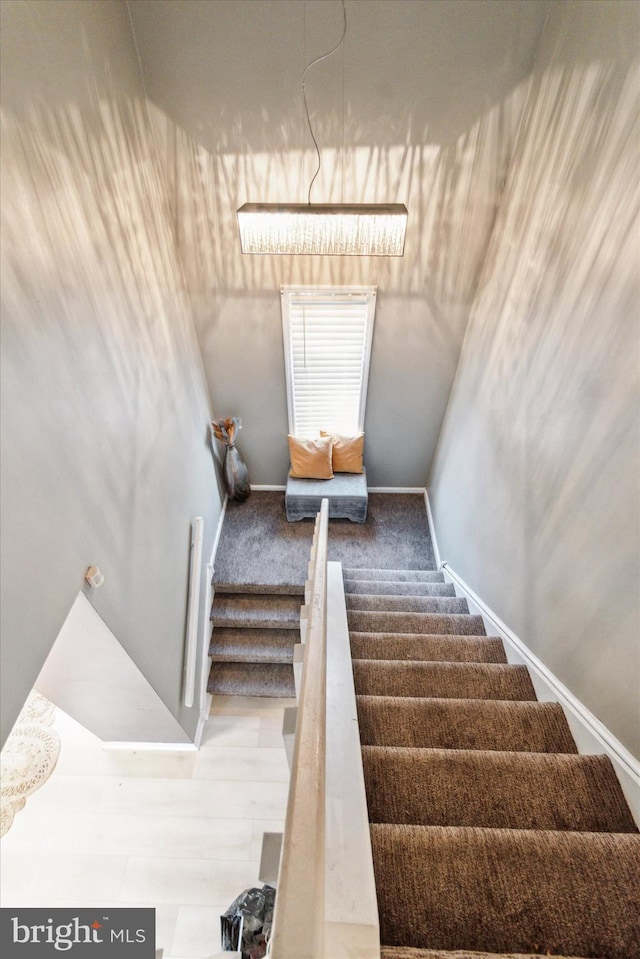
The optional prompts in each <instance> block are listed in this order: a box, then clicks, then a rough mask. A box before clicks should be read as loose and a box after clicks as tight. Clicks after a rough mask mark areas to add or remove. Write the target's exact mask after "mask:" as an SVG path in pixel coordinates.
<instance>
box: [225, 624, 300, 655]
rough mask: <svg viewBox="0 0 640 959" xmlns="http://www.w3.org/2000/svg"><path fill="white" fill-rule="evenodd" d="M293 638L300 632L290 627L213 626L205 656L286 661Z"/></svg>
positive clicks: (295, 638)
mask: <svg viewBox="0 0 640 959" xmlns="http://www.w3.org/2000/svg"><path fill="white" fill-rule="evenodd" d="M297 642H300V633H299V631H296V630H294V629H258V628H254V629H250V628H243V627H239V628H232V627H226V628H225V627H216V628H214V629H213V631H212V633H211V644H210V646H209V656H210V657H211V659H212V661H213V662H261V663H290V662H292V661H293V647H294V646H295V644H296V643H297Z"/></svg>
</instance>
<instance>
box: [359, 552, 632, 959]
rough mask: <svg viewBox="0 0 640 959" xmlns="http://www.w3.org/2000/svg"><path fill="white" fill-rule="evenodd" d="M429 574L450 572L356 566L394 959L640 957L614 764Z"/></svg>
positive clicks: (372, 781)
mask: <svg viewBox="0 0 640 959" xmlns="http://www.w3.org/2000/svg"><path fill="white" fill-rule="evenodd" d="M390 582H393V583H394V584H396V586H395V588H394V589H393V590H390V589H389V583H390ZM416 582H418V583H421V585H422V584H424V583H425V582H429V583H431V584H432V588H433V586H434V585H435V583H436V578H435V577H433V576H432V575H430V576H429V580H428V581H424V580H422V578H421V577H418V576H417V575H416V574H415V573H413V572H405V573H404V574H403V575H400V573H399V571H396V572H395V574H394V576H393V579H392V580H390V579H389V578H388V577H387V576H386V575H385V576H384V578H383V577H380V578H378V579H377V580H376V579H375V578H373V579H370V578H365V577H364V576H363V573H362V571H359V572H355V571H353V570H347V571H345V589H346V591H347V608H348V617H349V623H350V641H351V654H352V660H353V675H354V681H355V688H356V696H357V705H358V718H359V727H360V739H361V744H362V760H363V767H364V774H365V788H366V793H367V805H368V811H369V821H370V828H371V844H372V851H373V861H374V872H375V877H376V889H377V896H378V908H379V914H380V934H381V941H382V957H383V959H472V957H473V959H482V957H484V959H509V957H523V959H524V957H530V959H536V957H542V956H563V957H570V956H572V957H582V959H596V957H598V959H639V957H640V910H639V909H638V901H637V893H638V889H640V836H639V835H638V830H637V827H636V825H635V823H634V821H633V818H632V816H631V813H630V811H629V808H628V806H627V803H626V801H625V798H624V795H623V793H622V790H621V788H620V784H619V782H618V780H617V778H616V775H615V772H614V769H613V766H612V765H611V762H610V761H609V759H608V758H607V757H605V756H581V755H578V754H577V749H576V746H575V743H574V741H573V738H572V736H571V732H570V730H569V726H568V724H567V721H566V718H565V716H564V714H563V711H562V709H561V708H560V706H559V705H558V704H556V703H540V702H538V701H537V700H536V696H535V691H534V688H533V685H532V683H531V679H530V676H529V673H528V670H527V669H526V667H524V666H520V665H511V664H509V663H507V662H506V656H505V652H504V648H503V646H502V642H501V640H500V639H499V638H497V637H488V636H485V630H484V625H483V621H482V619H481V618H480V617H477V616H471V615H470V614H469V612H468V610H467V611H464V610H462V609H460V608H458V607H450V608H449V609H447V606H446V605H441V604H450V603H451V599H450V598H447V597H446V596H442V595H439V591H437V592H436V594H435V595H434V593H433V592H432V589H430V590H429V591H427V592H421V591H417V590H416V588H415V584H416ZM434 603H436V604H438V606H437V607H435V608H434V607H433V605H432V604H434ZM465 605H466V604H465ZM403 609H404V611H403Z"/></svg>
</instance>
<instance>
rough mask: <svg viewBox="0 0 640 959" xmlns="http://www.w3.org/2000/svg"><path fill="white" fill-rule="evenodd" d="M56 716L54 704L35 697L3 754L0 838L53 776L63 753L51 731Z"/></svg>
mask: <svg viewBox="0 0 640 959" xmlns="http://www.w3.org/2000/svg"><path fill="white" fill-rule="evenodd" d="M54 712H55V706H54V705H53V703H51V702H49V700H48V699H45V697H44V696H41V695H40V693H35V692H34V693H32V694H31V695H30V697H29V699H28V700H27V703H26V704H25V706H24V707H23V710H22V712H21V713H20V716H19V717H18V721H17V722H16V724H15V726H14V727H13V729H12V730H11V733H10V734H9V737H8V738H7V741H6V743H5V744H4V748H3V750H2V753H0V836H4V834H5V833H6V832H7V830H8V829H9V828H10V827H11V824H12V823H13V819H14V816H15V814H16V812H18V811H19V810H20V809H22V808H23V806H24V804H25V800H26V797H27V796H29V795H31V793H33V792H35V790H36V789H38V788H39V787H40V786H41V785H42V784H43V782H45V780H46V779H48V778H49V776H50V775H51V773H52V772H53V769H54V767H55V764H56V762H57V760H58V754H59V752H60V737H59V736H58V734H57V733H56V732H55V731H54V730H53V729H51V728H50V727H51V724H52V723H53V717H54Z"/></svg>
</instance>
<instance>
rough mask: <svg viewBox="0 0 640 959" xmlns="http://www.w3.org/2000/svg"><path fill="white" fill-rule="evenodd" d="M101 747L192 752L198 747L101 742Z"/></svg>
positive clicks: (192, 745)
mask: <svg viewBox="0 0 640 959" xmlns="http://www.w3.org/2000/svg"><path fill="white" fill-rule="evenodd" d="M102 748H103V749H120V750H122V749H127V750H131V751H133V752H136V753H141V752H156V753H157V752H170V753H192V752H196V750H197V749H198V747H197V746H196V744H195V743H103V744H102Z"/></svg>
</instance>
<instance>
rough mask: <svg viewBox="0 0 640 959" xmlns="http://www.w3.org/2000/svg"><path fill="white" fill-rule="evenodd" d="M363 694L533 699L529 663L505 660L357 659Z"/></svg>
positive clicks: (358, 681)
mask: <svg viewBox="0 0 640 959" xmlns="http://www.w3.org/2000/svg"><path fill="white" fill-rule="evenodd" d="M353 675H354V679H355V683H356V689H357V690H358V693H360V694H361V695H362V696H422V697H425V696H428V697H436V698H438V699H500V700H510V701H513V700H533V699H535V698H536V695H535V692H534V689H533V686H532V684H531V679H530V678H529V672H528V670H527V668H526V666H510V665H505V664H504V663H442V662H436V663H430V662H415V661H412V662H406V661H403V662H396V661H387V660H384V659H354V661H353Z"/></svg>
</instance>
